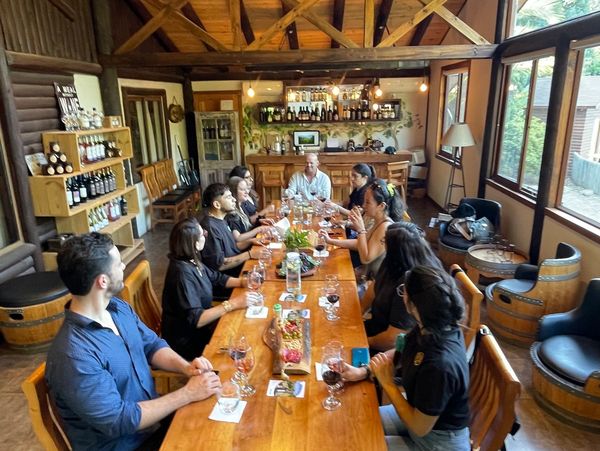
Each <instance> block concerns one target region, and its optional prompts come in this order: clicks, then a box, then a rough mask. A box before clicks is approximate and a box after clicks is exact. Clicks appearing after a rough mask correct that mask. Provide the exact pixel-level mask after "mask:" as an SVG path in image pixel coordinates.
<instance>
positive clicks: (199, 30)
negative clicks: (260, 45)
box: [144, 0, 231, 52]
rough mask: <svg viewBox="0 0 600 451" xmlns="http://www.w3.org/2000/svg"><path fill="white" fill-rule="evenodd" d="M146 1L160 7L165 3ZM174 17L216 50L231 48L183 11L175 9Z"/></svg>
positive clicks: (152, 0) (153, 0)
mask: <svg viewBox="0 0 600 451" xmlns="http://www.w3.org/2000/svg"><path fill="white" fill-rule="evenodd" d="M144 1H145V2H146V3H147V4H149V5H152V6H153V7H155V8H160V7H161V6H162V5H163V4H162V3H161V2H160V1H159V0H144ZM172 18H174V19H175V20H176V21H177V23H179V24H180V25H181V26H182V27H183V28H185V29H186V30H188V31H189V32H190V33H191V34H193V35H194V36H196V37H197V38H198V39H200V40H201V41H202V42H204V43H205V44H208V45H210V46H211V47H212V48H214V49H215V50H219V51H223V52H226V51H229V50H231V49H230V48H229V47H227V46H226V45H224V44H222V43H221V42H219V41H218V40H217V39H215V38H214V36H212V35H211V34H210V33H208V32H207V31H206V30H204V29H203V28H201V27H200V26H199V25H198V24H196V23H195V21H192V20H190V19H188V18H187V17H186V16H185V15H184V14H183V13H182V12H181V11H174V12H173V16H172Z"/></svg>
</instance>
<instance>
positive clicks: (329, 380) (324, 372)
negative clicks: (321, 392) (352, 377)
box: [321, 347, 344, 410]
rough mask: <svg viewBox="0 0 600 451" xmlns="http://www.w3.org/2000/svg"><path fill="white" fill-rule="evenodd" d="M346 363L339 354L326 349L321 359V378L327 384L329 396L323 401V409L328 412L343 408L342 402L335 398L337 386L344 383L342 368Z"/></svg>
mask: <svg viewBox="0 0 600 451" xmlns="http://www.w3.org/2000/svg"><path fill="white" fill-rule="evenodd" d="M343 365H344V361H343V359H342V357H341V356H340V353H339V352H336V351H334V350H332V349H331V348H327V347H325V348H324V349H323V358H322V359H321V376H322V377H323V381H324V382H325V384H327V391H328V392H329V396H328V397H327V398H325V399H324V400H323V407H324V408H325V409H327V410H336V409H338V408H340V407H341V406H342V401H341V400H340V399H339V398H336V397H335V392H336V386H337V385H338V384H339V383H340V382H341V381H342V368H343Z"/></svg>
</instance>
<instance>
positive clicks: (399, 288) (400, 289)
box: [396, 283, 404, 298]
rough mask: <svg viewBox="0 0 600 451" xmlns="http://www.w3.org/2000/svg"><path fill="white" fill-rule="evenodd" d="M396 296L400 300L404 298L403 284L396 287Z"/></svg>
mask: <svg viewBox="0 0 600 451" xmlns="http://www.w3.org/2000/svg"><path fill="white" fill-rule="evenodd" d="M396 294H397V295H398V296H399V297H401V298H403V297H404V284H403V283H401V284H400V285H398V286H397V287H396Z"/></svg>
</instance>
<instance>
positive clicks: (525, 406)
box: [0, 199, 600, 451]
mask: <svg viewBox="0 0 600 451" xmlns="http://www.w3.org/2000/svg"><path fill="white" fill-rule="evenodd" d="M409 206H410V207H411V208H410V214H411V216H412V218H413V220H414V221H415V222H416V223H417V224H419V225H421V227H423V228H425V227H426V225H427V223H428V222H429V218H430V217H431V216H434V215H436V214H437V211H438V208H437V206H436V205H435V204H433V203H432V202H431V201H430V200H428V199H415V200H410V201H409ZM169 230H170V227H169V226H168V225H161V226H158V227H157V228H156V229H155V230H154V231H153V232H149V233H147V234H146V235H145V236H144V244H145V247H146V252H145V258H147V259H148V260H149V261H150V263H151V267H152V274H153V285H154V287H155V290H156V292H157V293H158V295H159V296H160V294H161V293H162V286H163V277H164V274H165V271H166V267H167V257H166V254H167V251H166V249H167V247H168V244H167V243H168V235H169ZM133 267H134V264H132V265H130V266H129V268H128V269H129V270H131V268H133ZM482 316H483V317H482V322H483V323H485V317H486V316H485V306H484V309H483V313H482ZM499 342H500V345H501V347H502V349H503V351H504V353H505V354H506V357H507V358H508V360H509V361H510V363H511V365H512V367H513V369H514V370H515V372H516V374H517V376H518V377H519V379H520V380H521V383H522V385H523V390H522V394H521V398H520V399H519V401H518V404H517V414H518V416H519V419H520V421H521V425H522V427H521V430H520V431H519V433H518V434H517V435H516V437H515V438H512V437H509V438H507V441H506V447H507V449H508V450H509V451H513V450H514V451H526V450H536V451H537V450H540V451H542V450H543V451H554V450H556V451H558V450H565V451H567V450H569V451H570V450H573V449H577V450H579V451H584V450H585V451H586V450H590V451H591V450H600V434H594V433H591V432H587V431H582V430H580V429H576V428H574V427H571V426H569V425H567V424H565V423H564V422H562V421H560V420H558V419H556V418H554V417H552V416H551V415H549V414H547V413H546V412H545V411H543V410H542V409H540V407H539V406H538V404H537V403H536V402H535V400H534V399H533V396H532V389H531V359H530V357H529V350H528V349H524V348H519V347H516V346H513V345H511V344H508V343H504V342H502V341H501V340H499ZM44 359H45V354H43V353H40V354H18V353H15V352H14V351H11V350H10V349H8V348H7V347H6V345H5V344H3V343H2V344H0V408H1V409H2V411H3V414H2V415H1V416H0V450H11V451H35V450H41V449H42V447H41V446H40V445H39V443H38V441H37V439H36V437H35V435H34V433H33V430H32V428H31V423H30V420H29V416H28V412H27V402H26V400H25V396H24V395H23V394H22V392H21V389H20V384H21V381H22V380H23V379H25V377H26V376H27V375H28V374H29V373H31V372H32V371H33V370H34V369H35V368H36V367H37V366H38V365H39V364H40V363H41V362H43V360H44ZM310 451H311V450H310Z"/></svg>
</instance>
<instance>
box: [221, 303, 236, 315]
mask: <svg viewBox="0 0 600 451" xmlns="http://www.w3.org/2000/svg"><path fill="white" fill-rule="evenodd" d="M221 305H222V306H223V310H225V313H229V312H231V311H232V310H233V306H232V305H231V302H229V301H223V302H221Z"/></svg>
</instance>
